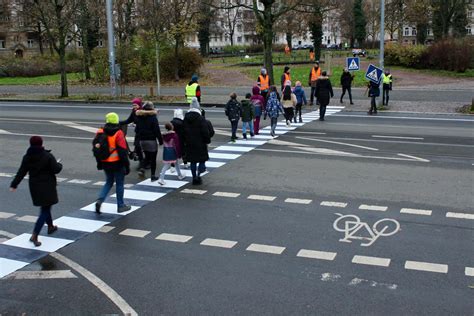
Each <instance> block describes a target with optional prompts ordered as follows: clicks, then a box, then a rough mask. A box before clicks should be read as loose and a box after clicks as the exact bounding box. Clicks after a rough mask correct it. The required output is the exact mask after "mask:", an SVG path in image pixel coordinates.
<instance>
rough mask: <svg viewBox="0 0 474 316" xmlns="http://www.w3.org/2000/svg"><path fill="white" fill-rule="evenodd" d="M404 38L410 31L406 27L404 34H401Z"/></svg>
mask: <svg viewBox="0 0 474 316" xmlns="http://www.w3.org/2000/svg"><path fill="white" fill-rule="evenodd" d="M403 34H404V35H405V36H408V35H410V29H409V28H408V27H406V28H405V32H404V33H403Z"/></svg>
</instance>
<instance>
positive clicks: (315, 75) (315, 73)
mask: <svg viewBox="0 0 474 316" xmlns="http://www.w3.org/2000/svg"><path fill="white" fill-rule="evenodd" d="M320 76H321V68H318V71H315V70H314V67H313V68H311V81H316V80H318V79H319V77H320Z"/></svg>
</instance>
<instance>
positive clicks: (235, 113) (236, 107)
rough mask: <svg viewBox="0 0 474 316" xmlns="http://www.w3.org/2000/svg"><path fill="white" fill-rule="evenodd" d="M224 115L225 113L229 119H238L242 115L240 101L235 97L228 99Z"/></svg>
mask: <svg viewBox="0 0 474 316" xmlns="http://www.w3.org/2000/svg"><path fill="white" fill-rule="evenodd" d="M225 115H227V117H228V118H229V121H238V120H239V119H240V117H241V116H242V106H241V105H240V102H239V101H237V100H235V99H230V100H229V102H227V104H226V105H225Z"/></svg>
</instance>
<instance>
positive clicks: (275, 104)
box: [265, 86, 283, 137]
mask: <svg viewBox="0 0 474 316" xmlns="http://www.w3.org/2000/svg"><path fill="white" fill-rule="evenodd" d="M280 113H283V108H282V106H281V103H280V100H278V96H277V93H276V87H275V86H272V87H271V88H270V96H269V98H268V101H267V106H266V112H265V115H268V117H270V128H271V131H270V135H271V136H272V137H275V129H276V126H277V123H278V116H279V115H280Z"/></svg>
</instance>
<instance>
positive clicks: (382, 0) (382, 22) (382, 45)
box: [379, 0, 385, 69]
mask: <svg viewBox="0 0 474 316" xmlns="http://www.w3.org/2000/svg"><path fill="white" fill-rule="evenodd" d="M384 49H385V0H380V61H379V64H380V65H379V66H380V69H383V68H384Z"/></svg>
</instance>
